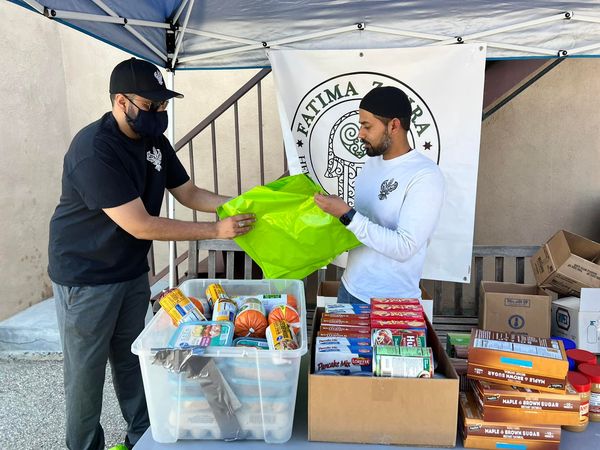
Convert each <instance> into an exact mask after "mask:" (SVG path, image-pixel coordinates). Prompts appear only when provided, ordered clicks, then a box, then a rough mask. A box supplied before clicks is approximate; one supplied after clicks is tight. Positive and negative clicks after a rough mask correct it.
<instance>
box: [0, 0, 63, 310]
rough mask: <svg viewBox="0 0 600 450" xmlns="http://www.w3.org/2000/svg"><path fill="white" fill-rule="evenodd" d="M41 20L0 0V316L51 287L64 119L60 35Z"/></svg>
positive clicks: (41, 294)
mask: <svg viewBox="0 0 600 450" xmlns="http://www.w3.org/2000/svg"><path fill="white" fill-rule="evenodd" d="M46 22H49V21H44V20H40V17H36V16H35V15H33V14H31V13H29V12H27V11H25V10H24V9H23V8H20V7H17V6H15V5H12V4H10V3H7V2H2V4H1V5H0V24H1V30H2V31H1V33H0V35H1V36H2V39H0V55H2V59H3V63H2V68H1V69H0V71H1V75H0V79H1V80H2V81H1V82H0V98H2V107H1V108H0V136H1V139H0V157H1V159H2V164H0V211H2V213H1V214H0V229H1V230H2V232H1V233H0V277H1V278H0V280H1V286H2V288H1V293H2V294H1V297H2V300H1V301H0V319H2V318H5V317H7V316H10V315H12V314H14V313H16V312H17V311H20V310H22V309H25V308H26V307H28V306H29V305H31V304H32V303H36V302H38V301H39V300H40V299H43V298H47V297H48V296H49V295H50V293H51V287H50V281H49V279H48V277H47V275H46V265H47V262H48V258H47V242H48V237H47V236H48V218H49V217H50V215H51V214H52V212H53V210H54V206H55V201H56V199H57V198H58V195H59V188H60V186H59V183H58V180H59V178H58V177H59V170H60V165H61V160H62V154H63V152H64V149H65V147H66V145H67V144H68V127H69V123H68V120H67V115H66V113H65V110H66V108H65V106H66V105H65V74H64V71H63V66H62V64H61V63H60V61H61V59H62V49H61V41H60V36H59V33H58V29H57V27H56V26H49V25H52V24H49V23H46Z"/></svg>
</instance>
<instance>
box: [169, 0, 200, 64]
mask: <svg viewBox="0 0 600 450" xmlns="http://www.w3.org/2000/svg"><path fill="white" fill-rule="evenodd" d="M194 1H195V0H190V2H189V5H190V6H188V9H187V12H186V14H185V19H184V21H183V27H181V30H180V31H179V36H178V37H177V44H176V46H175V53H174V54H173V58H172V60H171V68H172V69H174V68H175V65H176V64H177V56H178V55H179V50H180V49H181V44H182V43H183V37H184V35H185V31H186V29H187V26H188V22H189V21H190V15H191V14H192V9H194Z"/></svg>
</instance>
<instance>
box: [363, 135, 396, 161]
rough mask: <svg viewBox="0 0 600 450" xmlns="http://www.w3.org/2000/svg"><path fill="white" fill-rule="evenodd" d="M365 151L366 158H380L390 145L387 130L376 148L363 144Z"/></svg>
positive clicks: (390, 140) (390, 139)
mask: <svg viewBox="0 0 600 450" xmlns="http://www.w3.org/2000/svg"><path fill="white" fill-rule="evenodd" d="M364 145H365V149H366V150H367V156H371V157H372V156H381V155H383V154H385V152H387V150H388V149H389V148H390V145H392V138H391V137H390V135H389V134H388V132H387V130H385V133H384V135H383V138H382V139H381V143H380V144H379V145H378V146H377V147H373V146H372V145H371V144H369V143H367V142H364Z"/></svg>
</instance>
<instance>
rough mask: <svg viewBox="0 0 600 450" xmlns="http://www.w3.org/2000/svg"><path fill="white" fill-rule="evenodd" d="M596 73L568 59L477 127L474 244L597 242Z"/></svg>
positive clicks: (599, 65)
mask: <svg viewBox="0 0 600 450" xmlns="http://www.w3.org/2000/svg"><path fill="white" fill-rule="evenodd" d="M599 69H600V61H599V60H597V59H572V60H566V61H564V62H562V63H561V64H559V65H558V66H557V67H556V68H554V69H553V70H552V71H550V72H549V73H548V74H546V75H545V76H544V77H543V78H541V79H540V80H539V81H538V82H536V83H535V84H533V85H531V86H530V87H529V88H528V89H526V90H525V91H523V92H522V93H521V94H519V95H518V96H517V97H515V98H514V99H513V100H512V101H511V102H509V103H508V104H506V105H505V106H504V107H502V108H501V109H500V110H498V111H497V112H496V113H495V114H493V115H492V116H490V117H489V118H488V119H487V120H485V121H484V122H483V127H482V137H481V151H480V158H479V182H478V189H477V211H476V221H475V243H476V244H481V245H538V244H541V243H542V242H545V241H546V240H548V239H549V238H550V237H551V236H552V235H553V234H554V233H555V232H556V231H557V230H558V229H561V228H564V229H567V230H569V231H572V232H574V233H577V234H581V235H583V236H586V237H589V238H590V239H593V240H596V241H600V175H599V174H600V126H599V125H600V112H599V109H598V105H600V77H598V75H597V74H598V70H599Z"/></svg>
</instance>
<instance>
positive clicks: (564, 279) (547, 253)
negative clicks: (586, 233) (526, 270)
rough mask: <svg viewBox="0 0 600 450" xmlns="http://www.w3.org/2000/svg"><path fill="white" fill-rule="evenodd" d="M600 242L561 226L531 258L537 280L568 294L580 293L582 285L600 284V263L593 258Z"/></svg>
mask: <svg viewBox="0 0 600 450" xmlns="http://www.w3.org/2000/svg"><path fill="white" fill-rule="evenodd" d="M599 254H600V244H598V243H597V242H594V241H591V240H589V239H586V238H584V237H581V236H578V235H576V234H573V233H569V232H568V231H564V230H561V231H559V232H558V233H556V234H555V235H554V236H552V238H550V240H549V241H548V242H547V243H545V244H544V245H542V247H541V248H540V249H539V251H538V252H537V253H536V254H535V255H534V256H533V257H532V258H531V266H532V268H533V274H534V276H535V279H536V282H537V284H538V285H539V286H541V287H547V288H550V289H552V290H553V291H555V292H558V293H560V294H565V295H573V296H579V293H580V291H581V288H583V287H591V288H600V266H599V265H598V264H595V263H594V262H593V261H594V260H597V258H598V255H599Z"/></svg>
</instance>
